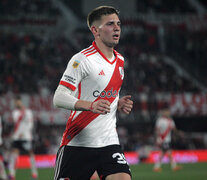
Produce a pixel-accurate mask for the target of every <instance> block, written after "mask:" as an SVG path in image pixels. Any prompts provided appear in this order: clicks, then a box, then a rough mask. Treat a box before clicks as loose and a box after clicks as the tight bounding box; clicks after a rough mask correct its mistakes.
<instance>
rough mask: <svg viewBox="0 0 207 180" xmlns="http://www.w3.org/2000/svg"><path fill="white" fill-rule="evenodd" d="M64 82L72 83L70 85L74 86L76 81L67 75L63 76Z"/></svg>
mask: <svg viewBox="0 0 207 180" xmlns="http://www.w3.org/2000/svg"><path fill="white" fill-rule="evenodd" d="M64 80H65V81H67V82H70V83H72V84H75V81H76V79H75V78H73V77H71V76H68V75H66V74H65V75H64Z"/></svg>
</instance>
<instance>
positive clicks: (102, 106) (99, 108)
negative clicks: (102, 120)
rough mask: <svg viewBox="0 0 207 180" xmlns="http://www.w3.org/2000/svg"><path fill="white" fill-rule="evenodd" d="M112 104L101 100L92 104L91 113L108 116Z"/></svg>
mask: <svg viewBox="0 0 207 180" xmlns="http://www.w3.org/2000/svg"><path fill="white" fill-rule="evenodd" d="M110 105H111V103H110V102H109V101H107V100H104V99H100V100H98V101H95V102H92V104H91V108H90V109H91V111H92V112H94V113H98V114H107V113H110V109H111V108H110Z"/></svg>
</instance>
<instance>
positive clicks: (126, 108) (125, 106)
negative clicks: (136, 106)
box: [118, 95, 133, 114]
mask: <svg viewBox="0 0 207 180" xmlns="http://www.w3.org/2000/svg"><path fill="white" fill-rule="evenodd" d="M132 108H133V101H132V100H131V95H127V96H123V97H122V98H120V99H119V101H118V110H119V111H120V112H121V113H124V114H129V113H130V112H131V110H132Z"/></svg>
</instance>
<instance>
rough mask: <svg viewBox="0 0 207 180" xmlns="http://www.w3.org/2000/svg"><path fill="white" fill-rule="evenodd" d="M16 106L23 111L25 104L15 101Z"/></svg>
mask: <svg viewBox="0 0 207 180" xmlns="http://www.w3.org/2000/svg"><path fill="white" fill-rule="evenodd" d="M15 106H16V108H17V109H21V108H22V106H23V104H22V101H21V100H15Z"/></svg>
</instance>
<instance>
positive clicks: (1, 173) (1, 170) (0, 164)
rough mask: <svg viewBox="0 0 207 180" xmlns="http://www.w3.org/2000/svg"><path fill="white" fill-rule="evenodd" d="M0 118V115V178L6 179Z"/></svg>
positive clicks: (0, 121)
mask: <svg viewBox="0 0 207 180" xmlns="http://www.w3.org/2000/svg"><path fill="white" fill-rule="evenodd" d="M2 130H3V126H2V118H1V116H0V155H1V157H0V179H1V180H6V179H7V174H6V170H5V166H4V160H3V154H2V144H3V139H2Z"/></svg>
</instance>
